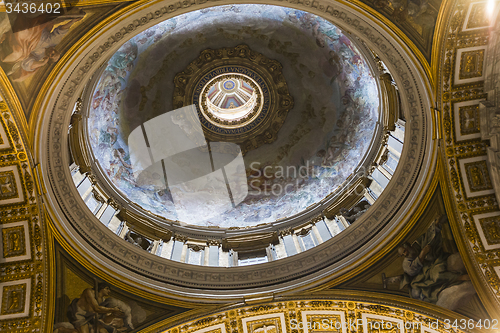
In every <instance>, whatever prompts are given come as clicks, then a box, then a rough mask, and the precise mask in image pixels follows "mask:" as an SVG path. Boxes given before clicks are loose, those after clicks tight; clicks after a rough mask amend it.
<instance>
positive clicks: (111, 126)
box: [88, 5, 379, 227]
mask: <svg viewBox="0 0 500 333" xmlns="http://www.w3.org/2000/svg"><path fill="white" fill-rule="evenodd" d="M262 16H264V18H265V19H264V20H262ZM254 18H259V19H258V20H256V19H254ZM290 29H291V30H290ZM191 31H204V32H203V34H201V33H199V34H196V35H195V36H193V34H192V33H191ZM290 31H292V33H291V32H290ZM242 42H244V43H245V44H247V45H249V47H250V48H251V49H252V50H255V51H257V52H260V53H263V54H265V55H266V56H268V57H269V58H271V59H276V60H278V61H280V63H281V64H283V66H284V67H283V75H284V76H285V79H286V80H287V82H289V83H293V84H289V89H290V93H291V95H292V96H294V102H295V106H294V108H293V109H292V110H291V111H290V112H289V114H288V116H287V118H286V121H285V123H284V125H283V127H282V128H281V130H280V132H279V133H278V138H277V140H276V141H275V142H273V143H272V144H266V145H264V146H261V147H259V148H257V149H255V150H253V151H250V152H248V153H247V154H246V155H245V156H244V159H245V165H246V168H247V170H246V172H247V175H248V181H249V191H250V192H251V194H250V195H249V196H248V197H247V199H246V200H245V201H243V202H242V203H240V204H239V205H238V206H236V207H235V208H233V209H231V210H229V211H227V212H226V213H224V214H223V215H220V216H218V217H216V218H211V219H210V220H209V221H182V222H185V223H189V224H199V225H205V226H220V227H234V226H252V225H256V224H259V223H265V222H271V221H275V220H277V219H281V218H285V217H288V216H292V215H294V214H297V213H299V212H300V211H302V210H303V209H305V208H306V207H307V206H309V205H311V204H314V203H316V202H318V201H320V200H322V199H323V198H325V197H326V196H327V195H328V194H329V193H331V192H332V191H333V190H335V188H337V187H338V186H340V185H341V184H342V183H343V182H344V181H345V179H346V178H347V177H348V176H349V175H350V174H351V173H352V171H353V170H354V168H355V167H356V166H357V165H358V163H359V161H360V160H361V158H362V157H363V155H364V153H365V152H366V151H367V149H368V147H369V145H370V142H371V140H372V137H373V132H374V129H375V124H376V122H377V119H378V107H379V104H378V103H379V99H378V89H377V85H376V81H375V79H374V78H373V76H372V74H371V70H370V68H369V66H368V64H367V63H366V61H365V60H364V58H363V55H362V54H361V52H360V51H359V50H358V49H357V48H356V46H355V45H354V44H353V43H352V42H351V41H350V40H349V39H348V38H347V37H346V36H345V35H344V34H343V33H342V32H341V31H340V29H338V28H337V27H336V26H334V25H332V24H331V23H329V22H327V21H325V20H323V19H321V18H320V17H318V16H315V15H312V14H309V13H305V12H302V11H299V10H294V9H289V8H283V7H277V6H267V5H231V6H219V7H213V8H209V9H204V10H200V11H194V12H190V13H187V14H183V15H180V16H177V17H174V18H172V19H169V20H166V21H164V22H161V23H159V24H157V25H155V26H153V27H151V28H149V29H147V30H145V31H144V32H142V33H140V34H138V35H137V36H135V37H133V38H131V39H130V40H129V41H128V42H126V43H125V44H124V45H123V46H122V47H121V48H120V49H119V50H118V51H117V52H116V54H115V55H113V56H112V58H111V59H110V60H109V62H108V65H107V67H106V69H105V71H104V72H103V74H102V76H101V78H100V81H99V83H98V85H97V87H96V89H95V91H94V93H93V98H92V105H91V108H90V114H89V119H88V131H89V134H90V140H91V145H92V149H93V153H94V155H95V157H96V158H97V160H98V161H99V164H100V166H101V167H102V168H103V169H104V171H105V173H107V175H108V177H109V178H110V179H111V181H112V182H113V183H114V185H115V186H116V187H117V188H118V189H119V190H120V191H122V192H123V193H124V194H125V195H126V196H127V197H128V198H129V199H130V200H131V201H133V202H135V203H137V204H139V205H140V206H142V207H143V208H144V209H146V210H148V211H151V212H152V213H154V214H157V215H160V216H163V217H165V218H168V219H171V220H177V218H176V214H175V209H174V206H173V203H172V199H171V196H170V194H169V191H168V190H164V191H156V190H155V189H153V188H148V187H147V186H140V185H139V184H137V183H136V180H135V179H134V176H133V174H132V170H131V167H130V160H129V152H128V144H127V137H128V134H129V133H130V132H131V131H132V130H133V129H135V128H136V127H137V126H140V125H141V124H142V123H144V122H145V121H147V120H149V119H152V118H154V117H155V116H158V115H160V114H163V113H164V112H167V111H170V110H172V90H173V77H174V76H175V74H176V73H178V72H179V71H181V70H183V69H184V68H185V66H187V65H188V64H189V62H191V61H192V60H193V59H192V57H193V56H192V55H193V54H195V55H197V54H199V53H200V52H201V51H202V50H204V49H206V48H212V49H216V48H220V47H234V46H236V45H239V44H241V43H242ZM318 87H319V88H318ZM280 167H281V168H287V167H292V168H295V169H296V170H299V168H300V170H302V174H301V175H297V174H292V175H290V174H284V173H283V172H281V173H280V170H279V169H280ZM264 169H266V170H267V173H266V175H265V176H264V173H263V172H264ZM264 178H265V179H264ZM288 184H290V185H289V187H288V188H289V189H290V190H289V191H287V193H280V194H278V195H269V191H267V190H269V189H272V188H274V189H277V188H282V189H283V188H285V187H286V185H288ZM266 191H267V192H266ZM275 192H277V191H275Z"/></svg>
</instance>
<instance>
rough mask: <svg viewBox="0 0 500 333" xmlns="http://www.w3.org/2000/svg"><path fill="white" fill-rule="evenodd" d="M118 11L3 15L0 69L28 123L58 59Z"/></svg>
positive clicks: (95, 9)
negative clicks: (19, 103) (12, 89)
mask: <svg viewBox="0 0 500 333" xmlns="http://www.w3.org/2000/svg"><path fill="white" fill-rule="evenodd" d="M116 8H117V4H115V5H90V6H85V8H82V7H76V6H71V7H68V8H64V10H63V12H64V14H63V15H58V16H54V15H51V14H49V13H41V14H40V13H33V14H30V13H28V14H23V13H20V14H18V13H16V12H12V13H10V14H7V13H6V12H0V67H1V68H2V69H3V71H4V72H5V74H6V75H7V76H8V78H9V80H10V82H11V83H12V85H13V87H14V89H16V92H17V94H18V98H19V100H20V101H21V103H22V105H23V109H24V110H25V113H26V118H27V119H29V116H30V110H31V107H32V105H33V103H34V101H35V98H36V96H37V92H38V91H39V90H40V88H41V87H42V84H43V82H44V78H46V77H47V76H48V75H49V73H50V71H51V70H52V69H53V68H54V66H55V64H56V63H57V62H58V61H59V59H61V57H63V56H64V53H65V52H66V51H67V50H68V49H69V48H70V47H71V46H73V45H74V43H75V42H76V41H78V39H80V37H82V36H83V35H84V34H85V32H86V31H88V30H90V29H91V28H92V27H93V26H94V25H95V24H96V23H98V22H99V21H101V20H102V19H103V18H104V17H106V16H108V15H110V14H111V13H112V12H114V11H115V9H116ZM61 10H62V9H61Z"/></svg>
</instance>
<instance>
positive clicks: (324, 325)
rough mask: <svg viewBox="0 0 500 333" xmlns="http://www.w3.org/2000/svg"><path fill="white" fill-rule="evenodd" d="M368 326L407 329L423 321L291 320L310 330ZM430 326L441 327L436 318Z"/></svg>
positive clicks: (355, 329)
mask: <svg viewBox="0 0 500 333" xmlns="http://www.w3.org/2000/svg"><path fill="white" fill-rule="evenodd" d="M365 325H366V326H367V327H368V328H369V330H370V331H371V330H374V329H375V330H391V329H394V328H397V329H401V328H402V326H403V327H404V328H405V329H420V326H421V325H422V323H419V322H412V321H407V322H405V323H399V322H398V323H394V322H390V321H385V320H373V319H370V321H364V320H363V319H357V320H352V319H349V320H347V321H345V322H340V321H336V320H332V319H326V318H325V319H322V320H321V321H308V322H303V321H298V320H297V319H292V320H290V327H291V328H292V329H304V328H307V329H308V330H337V331H339V330H340V329H343V330H345V329H349V330H351V331H359V329H360V328H362V327H363V326H365ZM429 325H430V326H429V327H430V328H432V329H437V328H438V327H439V321H438V320H435V321H433V322H430V323H429Z"/></svg>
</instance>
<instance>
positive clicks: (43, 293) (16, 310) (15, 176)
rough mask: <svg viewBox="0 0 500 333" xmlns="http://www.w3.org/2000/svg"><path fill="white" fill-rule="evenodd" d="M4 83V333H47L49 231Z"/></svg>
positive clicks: (0, 104) (0, 122)
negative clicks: (40, 210) (47, 231)
mask: <svg viewBox="0 0 500 333" xmlns="http://www.w3.org/2000/svg"><path fill="white" fill-rule="evenodd" d="M6 84H7V83H6V81H5V80H2V84H0V281H1V282H0V331H2V332H43V331H44V329H43V327H44V324H45V320H46V314H47V304H48V302H49V298H48V297H47V295H48V292H47V290H48V281H47V280H46V276H47V275H46V271H47V269H48V267H47V265H46V261H47V257H46V245H47V240H46V229H45V226H44V224H43V223H42V221H43V220H42V218H41V217H40V215H39V206H38V199H37V197H38V195H39V193H36V191H37V186H36V184H35V176H34V171H33V169H32V164H31V162H30V161H29V160H28V157H27V156H28V154H27V152H26V150H25V149H26V148H25V145H24V137H25V136H24V133H23V132H21V131H20V129H19V123H18V121H17V119H19V117H21V118H22V117H23V115H22V113H23V111H22V110H17V109H16V110H14V111H13V110H12V109H11V105H12V104H14V105H18V104H16V102H15V97H13V96H12V95H10V94H9V93H8V92H9V91H12V88H11V87H8V86H6Z"/></svg>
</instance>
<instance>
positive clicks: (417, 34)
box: [361, 0, 442, 63]
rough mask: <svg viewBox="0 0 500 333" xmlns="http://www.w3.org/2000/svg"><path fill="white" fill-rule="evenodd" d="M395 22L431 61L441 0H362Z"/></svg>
mask: <svg viewBox="0 0 500 333" xmlns="http://www.w3.org/2000/svg"><path fill="white" fill-rule="evenodd" d="M361 2H363V3H365V4H367V5H368V6H370V7H372V8H373V9H375V10H376V11H378V12H379V13H381V14H382V15H384V16H385V17H386V18H387V19H389V21H390V22H392V23H393V24H395V25H396V26H397V27H398V28H399V29H401V31H403V33H404V34H405V35H406V36H408V37H409V39H410V40H411V41H412V42H413V43H414V44H415V45H416V46H417V48H418V49H419V50H420V52H421V53H422V54H423V55H424V57H425V58H426V59H427V61H428V62H429V63H430V62H431V52H432V43H433V37H434V29H435V26H436V19H437V16H438V13H439V9H440V7H441V3H442V1H441V0H361Z"/></svg>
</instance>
